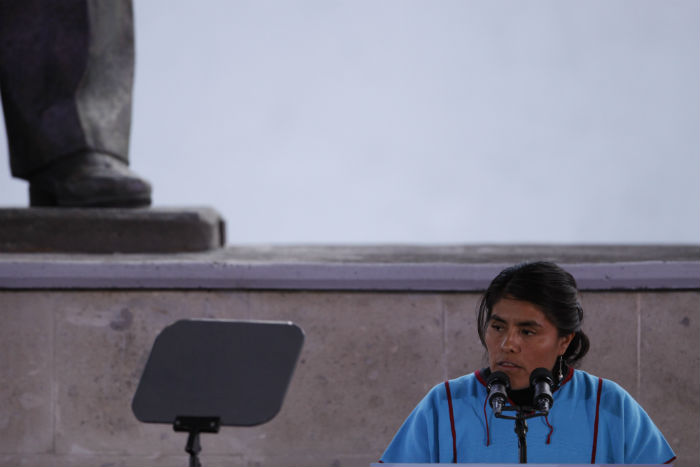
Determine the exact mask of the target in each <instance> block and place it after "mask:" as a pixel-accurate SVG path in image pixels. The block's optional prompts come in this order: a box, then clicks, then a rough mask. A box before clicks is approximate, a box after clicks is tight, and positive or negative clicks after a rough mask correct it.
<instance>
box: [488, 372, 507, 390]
mask: <svg viewBox="0 0 700 467" xmlns="http://www.w3.org/2000/svg"><path fill="white" fill-rule="evenodd" d="M494 383H500V384H502V385H504V386H505V387H506V389H510V378H509V377H508V375H507V374H505V373H503V372H502V371H494V372H493V373H491V374H490V375H489V377H488V378H487V379H486V385H487V386H488V387H489V388H490V387H491V385H493V384H494Z"/></svg>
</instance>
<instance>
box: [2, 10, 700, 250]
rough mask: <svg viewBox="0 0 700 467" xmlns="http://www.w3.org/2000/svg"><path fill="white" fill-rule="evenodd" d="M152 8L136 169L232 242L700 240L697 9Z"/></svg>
mask: <svg viewBox="0 0 700 467" xmlns="http://www.w3.org/2000/svg"><path fill="white" fill-rule="evenodd" d="M134 11H135V21H136V53H137V57H136V59H137V63H136V81H135V92H134V107H133V109H134V114H133V121H132V138H131V157H132V167H133V168H134V169H135V170H136V171H137V172H139V173H140V174H141V175H143V176H144V177H145V178H147V179H149V180H150V181H151V182H152V183H153V185H154V205H155V206H156V207H162V206H199V205H208V206H212V207H214V208H216V209H217V210H218V211H219V212H220V213H221V214H222V215H223V216H224V218H225V219H226V221H227V224H228V240H229V242H230V243H235V244H242V243H311V242H319V243H391V242H417V243H475V242H480V243H483V242H486V243H503V242H537V243H542V242H557V243H574V242H575V243H642V242H650V243H695V244H697V243H698V240H699V239H700V130H699V128H700V93H699V89H700V85H699V83H700V71H699V62H700V58H699V57H700V47H699V37H700V36H699V35H700V29H699V21H700V20H699V19H698V18H699V17H700V12H699V7H698V2H697V1H695V0H693V1H690V0H683V1H675V0H656V1H649V0H628V1H619V0H597V1H595V0H594V1H585V2H584V1H575V2H574V1H565V0H564V1H562V0H552V1H533V0H530V1H522V0H512V1H491V0H489V1H485V0H484V1H467V0H459V1H457V0H452V1H449V0H441V1H434V0H431V1H428V0H425V1H410V0H389V1H387V0H384V1H375V0H372V1H369V0H344V1H332V0H317V1H311V0H299V1H278V0H275V1H266V0H251V1H237V0H217V1H214V0H202V1H196V2H195V1H191V0H177V1H176V0H136V1H135V3H134ZM4 138H5V135H4V133H2V134H0V159H2V160H3V161H4V162H3V163H2V164H0V165H1V167H0V205H3V206H26V205H27V202H28V201H27V200H28V197H27V189H26V183H25V182H23V181H19V180H14V179H11V177H10V175H9V164H8V163H7V156H6V154H7V145H6V142H5V139H4Z"/></svg>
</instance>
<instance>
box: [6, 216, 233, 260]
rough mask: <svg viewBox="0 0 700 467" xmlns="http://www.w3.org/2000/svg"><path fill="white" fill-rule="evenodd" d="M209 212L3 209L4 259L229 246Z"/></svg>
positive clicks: (217, 219) (220, 221)
mask: <svg viewBox="0 0 700 467" xmlns="http://www.w3.org/2000/svg"><path fill="white" fill-rule="evenodd" d="M225 232H226V228H225V224H224V220H223V219H222V218H221V216H220V215H219V213H218V212H216V211H215V210H214V209H211V208H144V209H124V208H93V209H84V208H4V209H0V253H103V254H104V253H179V252H194V251H207V250H213V249H217V248H221V247H222V246H224V245H225V243H226V234H225Z"/></svg>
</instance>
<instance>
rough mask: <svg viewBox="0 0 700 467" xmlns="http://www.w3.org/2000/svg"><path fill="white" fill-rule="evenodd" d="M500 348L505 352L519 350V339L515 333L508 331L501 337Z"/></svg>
mask: <svg viewBox="0 0 700 467" xmlns="http://www.w3.org/2000/svg"><path fill="white" fill-rule="evenodd" d="M501 348H502V349H503V350H505V351H506V352H517V351H518V350H520V338H519V336H518V333H517V332H512V331H509V332H507V333H506V335H505V336H503V341H502V342H501Z"/></svg>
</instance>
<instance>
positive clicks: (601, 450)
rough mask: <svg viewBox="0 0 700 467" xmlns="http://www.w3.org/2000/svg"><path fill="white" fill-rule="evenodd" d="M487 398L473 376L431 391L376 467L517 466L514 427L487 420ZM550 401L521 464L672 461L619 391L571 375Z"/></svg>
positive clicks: (532, 427)
mask: <svg viewBox="0 0 700 467" xmlns="http://www.w3.org/2000/svg"><path fill="white" fill-rule="evenodd" d="M487 396H488V392H487V390H486V382H485V380H484V378H483V376H482V375H481V374H480V372H478V371H477V372H475V373H471V374H468V375H465V376H462V377H460V378H457V379H454V380H451V381H449V382H445V383H443V384H439V385H437V386H435V387H434V388H433V389H432V390H431V391H430V392H429V393H428V394H427V395H426V396H425V397H424V398H423V400H422V401H421V402H420V403H419V404H418V405H417V406H416V408H415V409H414V410H413V412H411V414H410V415H409V416H408V418H407V419H406V421H405V422H404V423H403V425H402V426H401V428H400V429H399V431H398V432H397V433H396V435H395V436H394V439H393V440H392V442H391V444H389V447H388V448H387V449H386V451H385V452H384V455H383V456H382V459H381V460H382V462H415V463H419V462H453V461H455V460H456V462H459V463H469V462H478V463H491V462H494V463H495V462H507V463H510V462H512V463H517V462H518V460H519V458H518V438H517V435H516V434H515V432H514V431H513V428H514V422H513V420H504V419H499V418H496V417H494V415H493V411H492V410H491V407H489V406H488V404H487V400H486V399H487ZM553 397H554V405H553V407H552V410H551V411H550V413H549V415H548V416H547V417H537V418H533V419H530V420H528V432H527V460H528V462H530V463H553V462H560V463H569V464H586V463H597V464H608V463H610V464H613V463H624V464H663V463H669V462H672V461H673V460H675V455H674V453H673V450H672V449H671V447H670V446H669V444H668V443H667V442H666V440H665V439H664V437H663V435H662V434H661V432H660V431H659V429H658V428H657V427H656V426H655V425H654V422H652V420H651V418H649V416H648V415H647V413H646V412H645V411H644V409H643V408H642V407H641V406H640V405H639V404H638V403H637V402H636V401H635V400H634V399H633V398H632V396H630V395H629V394H628V393H627V392H626V391H625V390H624V389H622V388H621V387H620V386H619V385H618V384H616V383H614V382H612V381H609V380H605V379H601V378H598V377H596V376H592V375H590V374H588V373H586V372H584V371H580V370H573V369H570V370H569V374H568V376H567V377H566V379H565V380H564V381H563V383H562V385H561V386H560V387H559V388H558V389H557V390H556V391H554V393H553ZM453 433H454V435H453Z"/></svg>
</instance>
